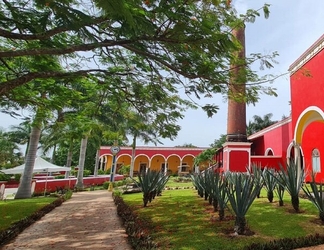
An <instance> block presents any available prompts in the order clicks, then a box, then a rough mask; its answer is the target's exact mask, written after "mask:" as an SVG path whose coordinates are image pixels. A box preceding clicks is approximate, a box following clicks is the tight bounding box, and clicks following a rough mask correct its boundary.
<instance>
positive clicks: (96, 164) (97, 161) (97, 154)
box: [93, 150, 99, 177]
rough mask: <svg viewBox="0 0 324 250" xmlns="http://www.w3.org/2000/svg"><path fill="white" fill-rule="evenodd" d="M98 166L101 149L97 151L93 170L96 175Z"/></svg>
mask: <svg viewBox="0 0 324 250" xmlns="http://www.w3.org/2000/svg"><path fill="white" fill-rule="evenodd" d="M98 168H99V150H97V153H96V162H95V166H94V170H93V175H94V176H95V177H96V176H98Z"/></svg>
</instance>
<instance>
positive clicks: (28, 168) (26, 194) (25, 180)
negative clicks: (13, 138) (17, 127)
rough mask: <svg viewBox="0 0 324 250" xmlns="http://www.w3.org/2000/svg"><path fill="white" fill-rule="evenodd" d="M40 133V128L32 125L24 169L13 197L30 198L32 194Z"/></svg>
mask: <svg viewBox="0 0 324 250" xmlns="http://www.w3.org/2000/svg"><path fill="white" fill-rule="evenodd" d="M40 135H41V128H40V127H38V126H33V127H32V129H31V133H30V139H29V140H30V141H29V146H28V152H27V155H26V159H25V169H24V172H23V175H22V178H21V180H20V184H19V187H18V190H17V193H16V195H15V199H25V198H30V197H31V195H32V193H31V182H32V177H33V170H34V165H35V159H36V154H37V148H38V143H39V138H40Z"/></svg>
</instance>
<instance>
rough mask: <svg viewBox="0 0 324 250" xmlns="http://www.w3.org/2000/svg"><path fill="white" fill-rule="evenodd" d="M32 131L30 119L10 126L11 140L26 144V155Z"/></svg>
mask: <svg viewBox="0 0 324 250" xmlns="http://www.w3.org/2000/svg"><path fill="white" fill-rule="evenodd" d="M30 133H31V122H30V120H29V119H27V120H25V121H24V122H22V123H20V124H19V125H18V126H10V131H9V132H8V135H9V137H10V140H12V141H13V142H15V143H18V144H20V145H26V150H25V155H26V154H27V152H28V147H29V138H30Z"/></svg>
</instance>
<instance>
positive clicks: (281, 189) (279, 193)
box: [275, 183, 285, 207]
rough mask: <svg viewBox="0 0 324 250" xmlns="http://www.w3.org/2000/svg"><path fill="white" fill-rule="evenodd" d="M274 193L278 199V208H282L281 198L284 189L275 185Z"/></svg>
mask: <svg viewBox="0 0 324 250" xmlns="http://www.w3.org/2000/svg"><path fill="white" fill-rule="evenodd" d="M275 192H276V194H277V196H278V199H279V206H280V207H282V206H283V205H284V201H283V197H284V193H285V188H284V187H283V186H281V185H279V184H278V183H277V184H276V187H275Z"/></svg>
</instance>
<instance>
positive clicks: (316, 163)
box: [312, 148, 321, 173]
mask: <svg viewBox="0 0 324 250" xmlns="http://www.w3.org/2000/svg"><path fill="white" fill-rule="evenodd" d="M312 168H313V172H314V173H318V172H320V171H321V158H320V152H319V150H318V149H317V148H314V149H313V151H312Z"/></svg>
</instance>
